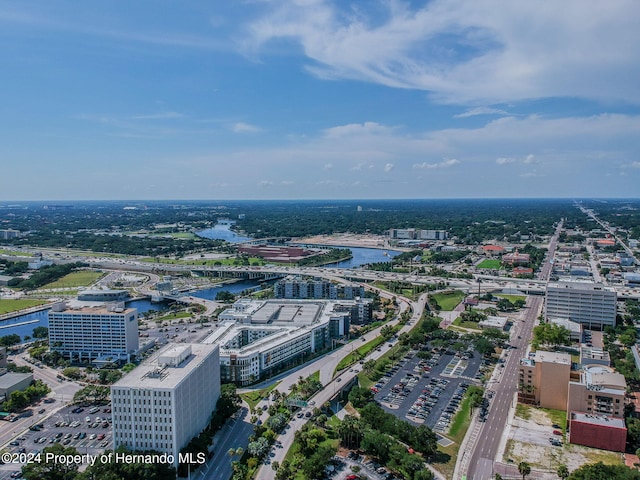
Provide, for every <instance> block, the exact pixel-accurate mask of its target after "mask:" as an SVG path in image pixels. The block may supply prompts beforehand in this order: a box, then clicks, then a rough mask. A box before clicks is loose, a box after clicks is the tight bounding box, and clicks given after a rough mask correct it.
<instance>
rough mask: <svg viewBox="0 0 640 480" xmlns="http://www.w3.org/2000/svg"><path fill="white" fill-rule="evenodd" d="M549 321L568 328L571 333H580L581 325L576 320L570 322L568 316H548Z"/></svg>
mask: <svg viewBox="0 0 640 480" xmlns="http://www.w3.org/2000/svg"><path fill="white" fill-rule="evenodd" d="M549 322H551V323H555V324H556V325H560V326H562V327H564V328H566V329H567V330H569V331H570V332H571V333H582V325H581V324H579V323H578V322H572V321H571V320H569V319H568V318H550V319H549Z"/></svg>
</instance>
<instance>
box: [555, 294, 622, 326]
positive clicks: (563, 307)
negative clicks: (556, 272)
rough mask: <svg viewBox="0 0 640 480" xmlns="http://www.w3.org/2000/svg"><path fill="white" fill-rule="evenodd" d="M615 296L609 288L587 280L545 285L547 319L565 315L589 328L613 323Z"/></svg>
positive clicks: (614, 317)
mask: <svg viewBox="0 0 640 480" xmlns="http://www.w3.org/2000/svg"><path fill="white" fill-rule="evenodd" d="M616 301H617V295H616V291H615V290H614V289H613V288H610V287H605V286H604V285H602V284H596V283H588V282H558V283H549V284H548V285H547V292H546V299H545V314H546V318H547V319H551V318H567V319H569V320H571V321H572V322H577V323H580V324H582V325H584V326H585V327H586V328H588V329H590V330H602V329H603V328H604V327H606V326H607V325H609V326H615V324H616Z"/></svg>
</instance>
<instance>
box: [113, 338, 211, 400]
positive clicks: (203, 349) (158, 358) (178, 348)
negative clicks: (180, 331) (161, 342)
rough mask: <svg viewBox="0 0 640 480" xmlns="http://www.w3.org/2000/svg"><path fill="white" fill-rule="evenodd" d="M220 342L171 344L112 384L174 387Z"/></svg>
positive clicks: (159, 387) (116, 386) (118, 385)
mask: <svg viewBox="0 0 640 480" xmlns="http://www.w3.org/2000/svg"><path fill="white" fill-rule="evenodd" d="M217 348H218V345H206V344H201V343H192V344H182V345H175V344H169V345H168V346H167V347H165V348H163V349H161V350H160V351H158V352H157V353H156V355H154V356H153V357H151V358H149V359H148V360H147V361H145V362H144V363H142V364H140V365H138V367H136V368H135V369H134V370H132V371H131V372H130V373H128V374H127V375H125V376H124V377H123V378H121V379H120V380H118V381H117V382H116V383H114V384H113V387H112V388H118V387H121V388H122V387H126V388H136V387H137V388H158V389H161V388H165V389H171V388H175V387H176V386H177V385H178V384H179V383H180V382H182V381H183V380H184V379H185V378H186V377H187V376H188V375H189V373H191V372H192V371H193V370H195V369H196V368H197V367H198V365H200V364H201V363H202V361H203V360H204V359H205V358H206V357H207V356H208V355H209V354H211V353H212V352H214V351H215V350H216V349H217Z"/></svg>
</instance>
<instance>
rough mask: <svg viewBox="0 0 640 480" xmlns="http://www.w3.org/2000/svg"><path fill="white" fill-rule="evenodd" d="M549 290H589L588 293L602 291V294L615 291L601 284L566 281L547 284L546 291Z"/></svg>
mask: <svg viewBox="0 0 640 480" xmlns="http://www.w3.org/2000/svg"><path fill="white" fill-rule="evenodd" d="M549 288H557V289H562V288H564V289H567V290H583V291H584V290H589V291H594V292H595V291H603V292H613V293H615V289H614V288H612V287H606V286H604V285H603V284H601V283H594V282H592V281H590V280H566V281H562V282H549V284H548V285H547V289H549Z"/></svg>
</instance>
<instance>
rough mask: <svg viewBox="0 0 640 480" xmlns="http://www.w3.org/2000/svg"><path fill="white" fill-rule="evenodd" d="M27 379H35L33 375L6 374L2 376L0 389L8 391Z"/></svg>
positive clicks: (0, 376)
mask: <svg viewBox="0 0 640 480" xmlns="http://www.w3.org/2000/svg"><path fill="white" fill-rule="evenodd" d="M27 378H31V379H32V378H33V374H31V373H5V374H4V375H0V389H3V390H6V389H7V388H10V387H13V386H14V385H15V384H16V383H18V382H22V381H23V380H26V379H27Z"/></svg>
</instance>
